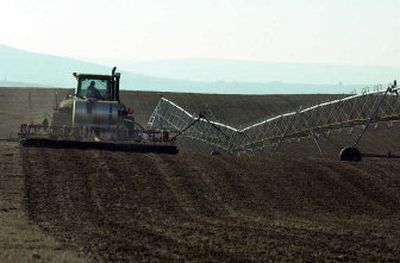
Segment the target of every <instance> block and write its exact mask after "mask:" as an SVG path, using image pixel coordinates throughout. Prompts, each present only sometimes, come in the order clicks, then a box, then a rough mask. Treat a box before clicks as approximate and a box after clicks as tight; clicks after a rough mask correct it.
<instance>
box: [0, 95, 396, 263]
mask: <svg viewBox="0 0 400 263" xmlns="http://www.w3.org/2000/svg"><path fill="white" fill-rule="evenodd" d="M58 93H59V97H60V98H61V97H62V96H64V95H65V93H66V90H58ZM29 94H30V95H29ZM63 94H64V95H63ZM163 95H164V96H166V97H167V98H170V99H172V100H173V101H175V102H176V103H178V104H179V105H182V106H183V107H185V108H187V109H188V110H189V111H191V112H201V111H207V112H208V114H209V116H210V118H211V119H214V120H220V121H223V122H226V123H229V124H232V125H235V126H238V125H239V124H246V123H252V122H254V121H256V120H258V119H260V118H264V117H270V116H272V115H275V114H279V113H282V112H288V111H293V110H296V109H297V108H298V107H299V106H300V105H303V106H310V105H313V104H315V103H317V102H321V101H326V100H329V99H333V98H337V97H340V96H341V95H337V96H333V95H298V96H296V95H293V96H291V95H290V96H279V95H276V96H225V95H218V96H216V95H193V94H172V93H168V94H163ZM122 96H123V97H124V99H123V100H124V101H125V102H126V103H127V104H128V105H130V106H133V107H134V108H135V110H136V113H135V116H136V118H137V119H138V120H139V122H141V123H145V122H146V121H147V119H148V117H149V116H150V114H151V111H152V110H153V109H154V107H155V105H156V103H157V101H158V98H159V97H160V96H161V94H157V93H148V92H127V93H124V94H123V95H122ZM53 104H54V91H52V90H45V89H3V88H2V89H0V138H6V137H15V135H16V131H17V128H18V124H19V123H21V122H28V121H32V120H33V121H41V120H42V119H43V117H46V116H49V114H51V107H52V105H53ZM399 129H400V127H399V125H398V123H395V124H394V125H387V124H386V123H381V124H379V125H378V126H377V127H373V129H371V131H370V132H368V134H367V136H366V137H365V139H364V140H363V141H362V144H361V146H362V147H363V149H365V150H367V151H378V152H381V151H385V150H391V151H392V152H393V153H396V150H398V149H400V142H399V140H397V139H396V138H397V135H398V133H399ZM359 132H360V127H356V128H354V129H353V130H342V131H334V132H332V133H331V134H329V135H326V134H321V135H320V137H319V141H320V143H321V146H322V149H323V150H324V152H325V154H326V156H327V157H330V158H331V160H323V159H320V158H318V159H312V158H310V157H320V156H319V153H318V151H317V150H316V145H315V143H314V141H313V140H312V139H311V138H304V139H301V140H300V141H297V140H294V141H292V142H285V144H283V145H282V147H281V151H280V152H279V153H278V154H277V156H276V157H275V158H267V157H265V156H267V155H265V156H258V157H235V156H208V155H202V154H196V153H190V154H188V153H184V152H185V151H182V152H183V153H180V154H178V155H176V156H169V155H154V154H137V153H136V154H135V153H123V152H108V151H96V150H84V151H82V150H71V149H69V150H66V149H64V150H60V149H39V148H35V149H33V148H32V149H29V148H21V147H18V146H17V145H16V144H13V143H7V142H0V169H1V172H0V219H1V221H0V229H1V233H2V235H1V238H2V239H1V238H0V261H9V262H20V261H62V260H64V261H68V262H69V261H75V260H76V261H79V260H82V259H85V260H88V261H95V262H96V261H98V262H116V261H132V262H135V261H150V262H157V261H159V262H160V261H161V262H204V261H207V262H227V261H230V262H232V261H233V262H234V261H241V262H242V261H398V259H399V258H400V238H399V236H400V213H399V212H398V207H399V205H400V191H399V190H400V176H399V175H400V163H399V162H398V161H397V160H385V159H382V160H366V161H364V162H362V163H356V164H350V163H340V162H338V161H336V159H337V154H338V150H340V148H341V147H343V146H344V145H347V144H350V143H352V142H353V141H354V139H355V138H356V136H357V133H359ZM191 146H194V144H192V145H191ZM49 235H50V236H49ZM32 239H33V240H32ZM10 244H11V245H10ZM10 247H11V248H10ZM4 251H5V252H4ZM2 253H3V254H2ZM21 255H22V256H21Z"/></svg>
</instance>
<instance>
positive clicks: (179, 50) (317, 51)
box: [0, 0, 400, 66]
mask: <svg viewBox="0 0 400 263" xmlns="http://www.w3.org/2000/svg"><path fill="white" fill-rule="evenodd" d="M0 4H1V5H0V6H1V10H0V12H1V15H0V23H1V26H0V44H6V45H11V46H15V47H18V48H22V49H26V50H31V51H38V52H45V53H50V54H56V55H63V56H72V57H92V58H113V59H127V60H154V59H168V58H198V57H207V58H232V59H248V60H266V61H285V62H321V63H340V64H342V63H350V64H377V65H396V66H400V1H399V0H141V1H140V0H79V1H78V0H0Z"/></svg>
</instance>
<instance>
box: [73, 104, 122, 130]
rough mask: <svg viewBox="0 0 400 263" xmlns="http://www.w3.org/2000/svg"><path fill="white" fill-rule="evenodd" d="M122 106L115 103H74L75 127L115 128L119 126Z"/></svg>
mask: <svg viewBox="0 0 400 263" xmlns="http://www.w3.org/2000/svg"><path fill="white" fill-rule="evenodd" d="M119 107H120V105H119V104H118V102H116V101H115V102H114V101H80V100H76V101H74V105H73V110H72V126H73V127H98V128H114V127H116V126H117V124H118V118H119V116H118V111H119Z"/></svg>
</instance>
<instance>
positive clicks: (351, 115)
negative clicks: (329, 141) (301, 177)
mask: <svg viewBox="0 0 400 263" xmlns="http://www.w3.org/2000/svg"><path fill="white" fill-rule="evenodd" d="M388 91H390V92H388ZM397 91H398V88H397V87H395V86H392V88H390V87H389V88H388V90H387V91H386V90H382V88H375V90H373V91H371V92H370V91H368V90H364V92H363V94H359V95H352V96H349V97H346V98H343V99H338V100H334V101H330V102H325V103H321V104H318V105H315V106H312V107H309V108H305V109H299V110H298V111H295V112H290V113H286V114H282V115H279V116H275V117H273V118H269V119H266V120H264V121H262V122H259V123H255V124H253V125H250V126H248V127H245V128H243V129H236V128H234V127H231V126H229V125H226V124H222V123H219V122H213V121H208V120H207V119H206V118H204V117H202V116H201V115H200V116H194V115H192V114H190V113H189V112H187V111H186V110H184V109H183V108H182V107H180V106H178V105H176V104H175V103H174V102H172V101H170V100H168V99H166V98H161V99H160V101H159V103H158V105H157V107H156V109H155V110H154V112H153V114H152V115H151V118H150V120H149V122H148V127H149V128H150V129H166V130H172V131H176V132H179V131H182V130H184V129H185V128H187V127H188V126H190V125H191V124H193V123H194V122H195V123H194V124H193V125H192V126H190V128H187V129H186V130H185V132H183V133H182V136H185V137H187V138H190V139H192V140H197V141H201V142H204V143H207V144H209V145H211V146H213V147H216V148H219V149H221V150H224V151H226V152H228V153H234V152H245V153H250V152H255V151H260V150H264V149H265V148H267V147H272V148H271V149H272V153H274V152H275V151H277V150H278V148H279V147H280V145H281V143H282V142H283V141H284V140H286V139H290V138H299V137H305V136H310V135H311V136H312V137H314V138H315V135H316V134H319V133H323V132H328V131H330V130H334V129H339V128H343V127H353V126H357V125H364V124H365V123H366V122H367V121H369V119H370V117H371V115H372V113H373V112H375V111H376V114H375V116H373V119H371V122H377V121H382V120H396V119H400V98H399V96H398V95H397Z"/></svg>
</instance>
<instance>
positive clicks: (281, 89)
mask: <svg viewBox="0 0 400 263" xmlns="http://www.w3.org/2000/svg"><path fill="white" fill-rule="evenodd" d="M161 65H164V67H165V64H162V63H161ZM112 66H114V65H111V64H110V65H107V66H105V65H99V64H95V63H90V62H85V61H81V60H77V59H71V58H67V57H60V56H53V55H47V54H40V53H33V52H27V51H23V50H19V49H15V48H12V47H9V46H4V45H0V79H3V78H4V79H7V82H6V84H7V86H10V85H9V84H10V82H13V83H14V84H15V86H26V83H37V84H33V85H32V86H45V87H64V88H71V87H75V79H74V78H73V77H72V72H86V73H98V74H109V73H110V71H111V67H112ZM117 66H118V65H117ZM189 69H190V67H189V68H188V70H187V71H182V73H181V76H182V74H187V76H188V77H190V76H191V74H192V75H193V74H195V72H197V73H198V74H200V73H199V72H201V71H203V70H204V71H205V72H209V70H206V69H205V68H204V67H201V68H198V69H197V70H196V69H195V68H193V67H192V68H191V70H189ZM219 69H220V68H216V69H215V70H216V71H218V70H219ZM177 70H178V69H177ZM243 70H245V65H244V66H243ZM248 70H250V68H249V69H248ZM190 71H192V73H190ZM121 73H122V74H123V75H122V80H121V87H122V89H130V90H144V91H173V92H198V93H225V94H227V93H231V94H232V93H235V94H289V93H349V92H350V91H351V90H353V89H360V88H361V87H362V86H361V85H338V84H336V83H334V84H327V85H325V84H324V85H315V84H312V85H310V84H298V83H301V82H300V81H299V82H297V83H289V84H288V83H284V82H277V81H274V82H262V81H251V82H250V81H248V82H243V81H240V82H239V81H214V80H213V79H211V81H205V80H202V81H193V80H185V79H173V77H176V74H175V75H174V74H172V73H171V76H169V74H165V76H159V77H153V76H146V75H145V74H137V73H133V72H131V71H128V70H125V71H122V72H121ZM222 73H223V71H221V74H222ZM204 74H206V73H204ZM217 74H218V73H217ZM183 76H184V75H183ZM169 77H171V78H169ZM0 86H1V85H0Z"/></svg>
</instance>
